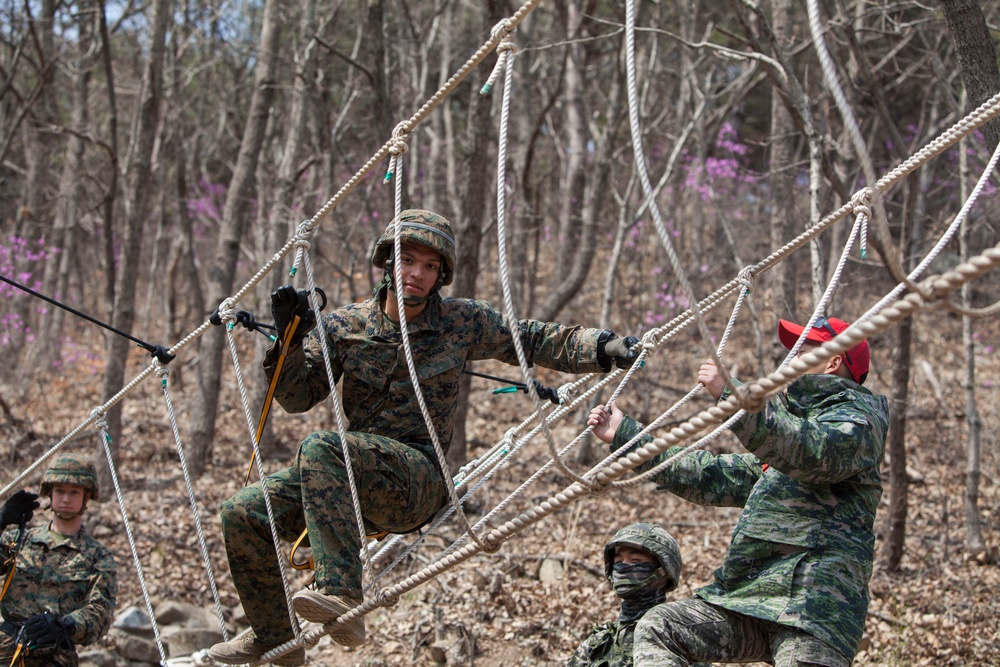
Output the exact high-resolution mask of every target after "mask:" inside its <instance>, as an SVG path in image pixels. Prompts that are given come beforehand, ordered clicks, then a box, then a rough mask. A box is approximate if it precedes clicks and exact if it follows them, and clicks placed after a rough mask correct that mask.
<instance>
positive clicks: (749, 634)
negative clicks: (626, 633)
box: [633, 598, 851, 667]
mask: <svg viewBox="0 0 1000 667" xmlns="http://www.w3.org/2000/svg"><path fill="white" fill-rule="evenodd" d="M633 641H634V643H635V651H634V655H633V658H634V659H635V664H636V666H637V667H688V666H689V665H690V666H691V667H696V665H697V664H699V663H694V662H693V661H694V660H703V661H705V662H703V663H700V664H702V665H705V667H710V666H711V665H712V664H713V663H723V664H727V663H733V662H737V663H745V662H754V663H770V664H773V665H774V667H811V666H817V667H819V666H822V667H849V666H850V664H851V661H850V660H848V659H847V658H845V657H844V655H843V654H842V653H841V652H840V651H838V650H837V649H835V648H833V647H832V646H830V645H829V644H827V643H825V642H823V641H820V640H819V639H817V638H815V637H813V636H812V635H810V634H807V633H805V632H803V631H802V630H799V629H798V628H792V627H787V626H783V625H779V624H777V623H772V622H770V621H762V620H760V619H759V618H754V617H752V616H746V615H744V614H738V613H735V612H731V611H727V610H726V609H723V608H722V607H717V606H715V605H713V604H709V603H708V602H705V601H704V600H700V599H698V598H688V599H687V600H680V601H677V602H671V603H669V604H661V605H658V606H656V607H653V608H652V609H650V610H649V611H648V612H647V613H646V615H645V616H643V617H642V619H640V620H639V623H638V624H637V625H636V629H635V638H634V640H633ZM681 656H684V657H681Z"/></svg>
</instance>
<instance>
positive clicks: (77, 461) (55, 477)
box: [39, 454, 101, 501]
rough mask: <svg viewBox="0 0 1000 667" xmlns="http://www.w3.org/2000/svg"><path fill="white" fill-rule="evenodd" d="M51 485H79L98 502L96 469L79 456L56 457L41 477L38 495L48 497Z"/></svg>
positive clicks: (89, 461) (92, 464) (91, 462)
mask: <svg viewBox="0 0 1000 667" xmlns="http://www.w3.org/2000/svg"><path fill="white" fill-rule="evenodd" d="M53 484H79V485H80V486H82V487H83V488H85V489H86V490H87V491H88V492H89V493H90V497H91V498H93V499H94V500H98V501H99V500H100V495H101V494H100V490H99V489H98V487H97V468H95V467H94V462H93V461H91V460H90V458H89V457H86V456H83V455H81V454H63V455H61V456H58V457H56V458H55V459H54V460H53V461H52V463H51V465H49V469H48V470H46V471H45V474H44V475H43V476H42V485H41V488H40V489H39V494H40V495H41V496H43V497H50V496H51V495H52V485H53Z"/></svg>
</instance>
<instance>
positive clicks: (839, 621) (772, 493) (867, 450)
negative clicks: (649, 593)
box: [612, 375, 889, 659]
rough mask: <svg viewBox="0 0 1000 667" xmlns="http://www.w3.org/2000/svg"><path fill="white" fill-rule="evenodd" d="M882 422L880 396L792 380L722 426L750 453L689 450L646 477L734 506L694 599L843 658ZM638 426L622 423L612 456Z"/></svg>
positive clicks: (854, 610) (864, 587) (868, 530)
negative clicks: (795, 634) (815, 642)
mask: <svg viewBox="0 0 1000 667" xmlns="http://www.w3.org/2000/svg"><path fill="white" fill-rule="evenodd" d="M888 419H889V407H888V403H887V401H886V399H885V397H884V396H876V395H874V394H872V393H871V392H870V391H868V390H867V389H865V388H864V387H862V386H861V385H859V384H857V383H855V382H854V381H852V380H848V379H846V378H842V377H839V376H836V375H804V376H802V377H801V378H799V379H798V380H796V381H795V382H794V383H793V384H792V385H791V386H789V388H788V392H787V395H786V394H781V395H779V396H776V397H774V398H772V399H771V400H769V401H768V403H767V406H766V407H765V408H764V410H762V411H761V412H758V413H755V414H747V415H745V416H744V417H743V418H741V419H740V420H739V421H738V422H737V423H735V424H734V425H733V427H732V430H733V432H734V433H735V434H736V435H737V436H738V437H739V439H740V440H741V441H742V442H743V444H744V445H745V446H746V448H747V449H748V450H749V451H750V452H751V453H750V454H722V455H719V456H713V455H712V454H711V453H710V452H706V451H694V452H692V453H691V454H689V455H688V456H685V457H684V458H682V459H681V460H679V461H678V462H676V463H675V464H674V465H673V466H671V467H670V468H668V469H667V470H665V471H663V472H661V473H660V474H658V475H657V478H656V479H657V482H658V483H659V484H660V485H661V486H660V487H659V488H662V489H667V490H669V491H671V492H673V493H675V494H677V495H678V496H680V497H682V498H685V499H687V500H690V501H691V502H695V503H699V504H702V505H717V506H728V507H743V513H742V514H741V515H740V519H739V521H738V522H737V524H736V526H735V527H734V528H733V532H732V541H731V543H730V545H729V551H728V552H727V553H726V557H725V560H724V562H723V564H722V567H720V568H719V569H718V570H716V571H715V581H714V583H712V584H709V585H708V586H705V587H703V588H700V589H699V590H698V591H696V595H697V596H698V597H700V598H702V599H704V600H706V601H707V602H710V603H712V604H716V605H718V606H720V607H724V608H726V609H729V610H731V611H734V612H738V613H741V614H746V615H748V616H753V617H755V618H760V619H764V620H768V621H774V622H776V623H780V624H782V625H787V626H792V627H796V628H800V629H801V630H803V631H805V632H808V633H809V634H811V635H813V636H814V637H817V638H818V639H820V640H822V641H824V642H826V643H828V644H830V645H831V646H833V647H834V648H836V649H837V650H838V651H840V652H841V653H843V654H844V655H845V656H847V657H848V658H849V659H850V658H852V657H853V656H854V654H855V653H856V652H857V647H858V642H859V641H860V640H861V635H862V633H863V631H864V626H865V615H866V613H867V610H868V580H869V578H870V577H871V572H872V561H873V558H874V548H875V534H874V531H873V525H874V521H875V511H876V508H877V507H878V502H879V499H880V498H881V496H882V481H881V476H880V472H879V468H880V466H881V463H882V458H883V454H884V451H885V437H886V431H887V430H888ZM641 428H642V427H641V425H639V424H638V423H637V422H636V421H635V420H633V419H631V418H626V419H625V420H624V421H623V422H622V424H621V426H620V427H619V428H618V431H617V432H616V433H615V439H614V442H613V444H612V448H613V449H617V448H620V447H621V446H622V445H624V444H625V442H627V441H628V440H630V439H631V438H632V437H634V436H635V435H636V434H637V433H638V432H639V431H640V430H641ZM680 449H681V448H680V447H672V448H670V449H668V450H667V451H666V452H664V453H663V454H660V455H659V456H657V457H655V458H654V459H653V460H652V461H650V462H648V463H646V464H643V466H641V467H642V468H644V469H649V468H650V467H652V466H655V465H656V464H657V463H659V462H660V461H663V460H665V459H666V458H668V457H670V456H672V455H673V454H675V453H676V452H678V451H680Z"/></svg>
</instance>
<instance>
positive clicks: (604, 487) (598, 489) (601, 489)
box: [586, 477, 611, 496]
mask: <svg viewBox="0 0 1000 667" xmlns="http://www.w3.org/2000/svg"><path fill="white" fill-rule="evenodd" d="M586 481H587V490H588V491H590V495H592V496H603V495H605V494H607V492H608V491H609V490H610V489H611V483H610V482H600V481H598V480H597V478H596V477H595V478H592V479H588V480H586Z"/></svg>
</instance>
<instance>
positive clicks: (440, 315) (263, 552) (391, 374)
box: [221, 294, 601, 645]
mask: <svg viewBox="0 0 1000 667" xmlns="http://www.w3.org/2000/svg"><path fill="white" fill-rule="evenodd" d="M407 324H408V329H409V336H410V347H411V350H412V353H413V358H414V363H415V366H416V368H417V373H418V375H419V377H420V379H421V387H420V388H421V391H422V392H423V396H424V399H425V402H426V405H427V407H428V409H429V411H430V414H431V416H432V419H433V423H434V426H435V428H436V429H438V437H439V438H440V442H441V444H442V446H443V447H444V448H445V449H447V447H448V444H449V442H450V440H451V436H452V430H453V426H454V416H455V409H456V402H457V399H458V388H459V381H460V379H461V373H462V369H463V368H464V366H465V364H466V362H468V361H472V360H476V359H499V360H500V361H504V362H506V363H509V364H516V363H517V357H516V353H515V350H514V345H513V342H512V341H511V334H510V331H509V330H508V328H507V326H506V325H505V324H504V318H503V316H502V315H501V314H500V313H499V312H497V311H496V310H494V309H493V307H492V306H490V305H489V304H488V303H485V302H482V301H472V300H468V299H442V298H441V297H440V295H437V294H435V295H432V296H431V297H429V298H428V300H427V305H426V307H425V308H424V310H423V311H422V312H421V313H420V314H419V315H418V316H416V317H414V318H413V320H412V321H410V322H408V323H407ZM519 328H520V336H521V342H522V345H523V346H524V351H525V355H526V356H527V358H528V361H529V363H533V364H538V365H541V366H546V367H548V368H553V369H555V370H559V371H565V372H573V373H581V372H596V371H598V370H599V366H598V363H597V338H598V336H599V335H600V334H601V330H597V329H583V328H580V327H567V326H563V325H560V324H549V323H544V322H538V321H534V320H522V321H521V322H520V324H519ZM321 334H322V335H326V336H327V343H328V345H329V347H330V354H331V357H332V358H331V360H330V361H331V364H332V368H333V371H334V374H335V377H336V378H340V379H342V388H341V390H340V396H341V398H342V402H343V406H344V412H345V414H346V416H347V419H348V421H349V424H348V427H347V428H348V431H349V433H348V434H347V440H348V443H347V444H348V448H349V451H350V454H351V460H352V462H353V464H354V471H355V475H356V477H357V478H358V489H359V491H360V492H361V494H362V495H361V503H362V507H363V508H364V513H365V523H366V527H367V528H368V529H370V530H371V531H374V530H378V529H382V530H388V531H391V532H407V531H411V530H414V529H416V528H418V527H420V526H421V525H423V524H424V523H426V522H427V521H428V520H429V519H430V518H431V517H433V515H434V513H435V512H436V511H437V510H438V509H440V508H441V506H442V505H443V504H444V502H445V501H446V491H445V483H444V480H443V478H442V476H441V473H440V469H439V467H438V465H437V463H436V461H435V455H434V448H433V444H432V441H431V438H430V435H429V433H428V430H427V426H426V424H425V423H424V419H423V415H422V414H421V411H420V407H419V405H418V403H417V400H416V397H415V396H414V393H413V388H412V386H411V384H410V376H409V372H408V370H407V366H406V358H405V356H404V352H403V349H402V346H401V338H400V332H399V328H398V324H396V323H394V322H393V321H392V320H390V319H389V318H388V317H386V316H385V314H384V313H383V312H382V310H381V308H380V307H379V301H378V298H377V297H374V298H372V299H368V300H367V301H364V302H361V303H356V304H351V305H347V306H344V307H341V308H338V309H336V310H334V311H332V312H331V313H329V314H327V315H325V316H324V317H323V318H322V322H321V326H319V327H318V328H317V329H316V330H314V331H313V332H311V333H310V335H309V336H308V337H307V338H306V339H305V340H304V341H303V343H302V345H301V346H299V347H298V348H295V349H294V350H292V351H290V352H289V354H288V356H287V358H286V359H285V364H284V369H283V371H282V374H281V378H280V379H279V381H278V385H277V389H276V392H275V399H276V400H277V401H278V403H279V404H280V405H281V406H282V407H283V408H284V409H285V410H286V411H288V412H292V413H297V412H304V411H306V410H309V409H310V408H312V407H313V406H314V405H316V404H317V403H319V402H320V401H322V400H323V399H324V398H326V397H327V396H328V395H329V393H330V385H329V382H328V378H327V374H326V367H325V364H324V362H323V358H322V354H323V353H322V348H321V346H320V340H319V336H320V335H321ZM276 361H277V350H276V349H272V350H271V352H270V353H269V354H268V356H267V357H266V358H265V360H264V369H265V372H266V374H267V376H268V379H270V378H271V377H272V374H273V373H274V366H275V363H276ZM267 487H268V491H269V493H270V494H271V495H270V498H271V502H272V509H273V510H274V512H275V514H276V516H275V518H276V520H277V523H278V526H279V530H280V537H281V539H283V540H294V539H296V538H297V537H298V536H299V534H300V533H301V531H302V529H303V528H305V527H308V529H309V536H310V542H311V544H312V554H313V558H314V560H315V563H316V582H317V590H320V591H321V592H323V593H326V594H332V595H347V596H350V597H353V598H357V599H361V598H362V597H363V596H362V589H361V563H360V560H359V556H358V554H359V551H360V546H361V545H360V536H359V534H358V529H357V528H356V527H355V521H354V510H353V506H352V503H351V500H350V488H349V486H348V483H347V474H346V469H345V468H344V465H343V460H342V452H341V449H340V443H339V436H338V435H337V433H336V432H331V431H324V432H319V433H314V434H312V435H310V436H309V437H308V438H306V440H305V441H303V443H302V444H301V446H300V448H299V452H298V455H297V457H296V460H295V465H293V466H292V467H290V468H288V469H285V470H282V471H280V472H278V473H275V474H273V475H270V476H269V477H268V478H267ZM221 518H222V526H223V533H224V535H225V539H226V549H227V553H228V555H229V563H230V570H231V572H232V577H233V582H234V583H235V584H236V588H237V590H238V591H239V592H240V599H241V600H242V602H243V607H244V610H245V611H246V614H247V619H248V620H249V622H250V625H251V626H252V627H253V629H254V632H255V633H256V635H257V638H258V639H259V640H260V641H261V642H262V643H263V644H265V645H268V644H272V643H278V642H279V641H284V640H286V639H288V638H290V637H291V634H292V632H291V626H290V622H289V619H288V614H287V612H286V609H285V607H284V605H281V604H280V602H279V601H280V600H282V599H283V597H284V595H283V588H282V584H281V579H280V571H279V569H278V563H277V561H276V556H275V553H274V547H273V546H272V544H271V541H272V540H271V535H270V529H269V527H268V523H267V514H266V512H265V509H264V502H263V497H262V494H261V487H260V484H255V485H253V486H250V487H247V488H245V489H243V490H241V491H240V492H238V493H237V494H236V495H235V496H233V498H231V499H230V500H229V501H227V502H226V503H224V504H223V506H222V517H221Z"/></svg>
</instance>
